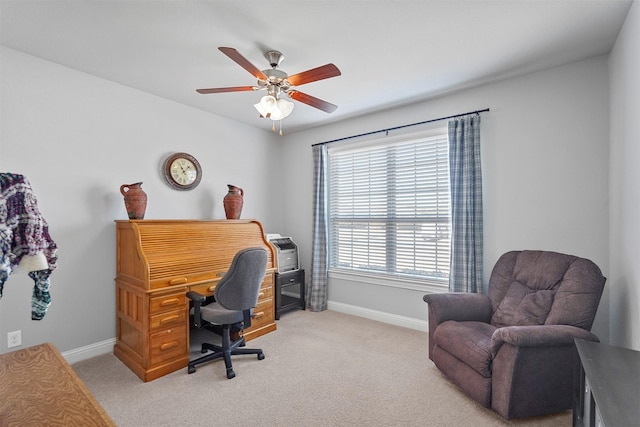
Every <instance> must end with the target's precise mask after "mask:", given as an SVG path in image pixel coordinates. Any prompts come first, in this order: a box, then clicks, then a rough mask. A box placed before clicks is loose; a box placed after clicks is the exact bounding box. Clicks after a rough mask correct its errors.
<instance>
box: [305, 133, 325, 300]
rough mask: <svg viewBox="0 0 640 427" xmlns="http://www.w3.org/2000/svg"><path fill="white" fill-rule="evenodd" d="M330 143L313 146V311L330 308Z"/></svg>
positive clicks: (311, 297)
mask: <svg viewBox="0 0 640 427" xmlns="http://www.w3.org/2000/svg"><path fill="white" fill-rule="evenodd" d="M326 181H327V146H326V145H324V144H322V145H315V146H313V189H314V191H313V195H314V197H313V248H312V259H311V282H310V284H309V287H310V289H309V292H308V295H309V298H308V300H307V305H308V308H309V309H310V310H311V311H323V310H326V309H327V286H328V275H327V265H328V263H327V257H328V252H327V244H328V240H329V239H328V236H327V231H328V227H327V220H328V216H327V193H326Z"/></svg>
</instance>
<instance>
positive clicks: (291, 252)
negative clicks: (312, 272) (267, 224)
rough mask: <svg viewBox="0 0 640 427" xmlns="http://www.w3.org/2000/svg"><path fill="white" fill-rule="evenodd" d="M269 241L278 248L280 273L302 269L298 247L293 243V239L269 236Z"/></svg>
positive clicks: (275, 235)
mask: <svg viewBox="0 0 640 427" xmlns="http://www.w3.org/2000/svg"><path fill="white" fill-rule="evenodd" d="M266 237H267V240H268V241H269V242H270V243H271V244H272V245H273V246H274V247H275V248H276V254H277V258H278V273H286V272H288V271H296V270H298V269H299V268H300V264H299V260H298V245H296V244H295V243H293V240H291V237H283V236H281V235H279V234H267V236H266Z"/></svg>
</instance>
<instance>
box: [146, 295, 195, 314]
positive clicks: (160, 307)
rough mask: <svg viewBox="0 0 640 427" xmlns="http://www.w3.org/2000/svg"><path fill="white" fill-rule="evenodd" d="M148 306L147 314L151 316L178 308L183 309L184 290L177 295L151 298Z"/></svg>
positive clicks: (185, 302) (185, 303)
mask: <svg viewBox="0 0 640 427" xmlns="http://www.w3.org/2000/svg"><path fill="white" fill-rule="evenodd" d="M149 306H150V310H149V311H150V313H149V314H152V315H153V314H156V313H162V312H165V311H171V310H176V309H179V308H182V309H185V308H186V307H187V298H186V297H185V292H184V290H182V291H181V292H179V293H171V294H164V295H160V296H152V297H151V301H150V302H149Z"/></svg>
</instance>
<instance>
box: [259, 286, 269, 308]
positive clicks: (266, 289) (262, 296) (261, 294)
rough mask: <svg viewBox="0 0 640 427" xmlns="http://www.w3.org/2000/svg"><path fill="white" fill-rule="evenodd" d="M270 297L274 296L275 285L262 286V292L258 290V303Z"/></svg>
mask: <svg viewBox="0 0 640 427" xmlns="http://www.w3.org/2000/svg"><path fill="white" fill-rule="evenodd" d="M270 298H273V286H268V287H262V288H260V292H258V304H260V301H264V300H265V299H270Z"/></svg>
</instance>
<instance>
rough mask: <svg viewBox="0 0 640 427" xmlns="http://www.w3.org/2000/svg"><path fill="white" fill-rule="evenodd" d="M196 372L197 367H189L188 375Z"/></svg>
mask: <svg viewBox="0 0 640 427" xmlns="http://www.w3.org/2000/svg"><path fill="white" fill-rule="evenodd" d="M195 371H196V367H195V366H189V367H187V373H189V374H193V373H194V372H195Z"/></svg>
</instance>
